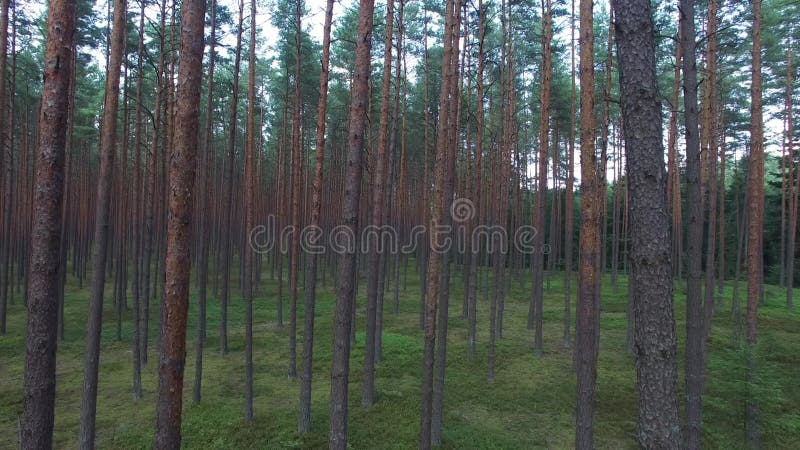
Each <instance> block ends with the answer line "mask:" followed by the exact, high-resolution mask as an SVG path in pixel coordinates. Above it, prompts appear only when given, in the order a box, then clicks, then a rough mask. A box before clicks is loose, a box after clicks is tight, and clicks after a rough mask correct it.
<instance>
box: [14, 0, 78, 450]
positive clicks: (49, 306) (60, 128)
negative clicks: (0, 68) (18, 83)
mask: <svg viewBox="0 0 800 450" xmlns="http://www.w3.org/2000/svg"><path fill="white" fill-rule="evenodd" d="M74 28H75V2H74V1H69V0H52V1H51V2H50V4H49V14H48V17H47V40H46V42H45V57H44V84H43V87H42V103H41V108H40V112H39V147H38V151H37V153H36V159H37V161H36V173H35V179H34V185H35V190H34V191H33V205H32V209H31V211H32V217H31V219H32V220H31V222H30V224H31V248H30V260H29V264H30V266H29V278H28V286H27V288H28V295H29V297H28V323H27V327H28V333H27V336H26V338H25V377H24V380H23V411H22V418H21V421H20V425H21V426H20V448H22V449H42V448H51V447H52V445H53V420H54V405H55V387H56V345H57V344H56V333H57V328H56V322H57V304H56V301H55V299H56V294H57V292H58V283H59V279H58V273H59V272H58V264H59V259H60V258H59V250H60V249H59V244H60V238H61V207H62V202H63V188H64V184H63V183H64V147H65V144H66V125H67V115H68V114H67V109H68V108H67V102H68V98H69V95H68V91H69V83H70V79H71V74H72V69H73V68H72V65H71V63H70V62H71V61H72V51H73V48H74V45H73V42H74V33H73V30H74Z"/></svg>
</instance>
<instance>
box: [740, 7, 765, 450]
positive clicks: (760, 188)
mask: <svg viewBox="0 0 800 450" xmlns="http://www.w3.org/2000/svg"><path fill="white" fill-rule="evenodd" d="M751 4H752V8H753V27H752V36H753V50H752V60H753V63H752V82H751V84H750V156H749V163H748V172H747V173H748V179H747V193H748V195H749V199H748V203H747V214H748V224H747V241H748V244H747V350H746V352H747V381H746V382H747V385H748V390H747V392H748V393H747V398H746V400H745V401H746V404H745V436H746V438H747V443H748V445H750V446H751V447H752V448H758V447H759V446H760V436H759V435H760V432H759V427H758V402H757V401H756V400H755V398H753V393H752V389H751V385H752V384H754V383H755V378H756V374H755V372H756V367H755V365H756V364H755V352H756V343H757V342H758V328H757V326H758V317H757V314H758V304H759V297H760V294H761V287H762V281H763V269H762V265H763V256H762V251H763V244H764V243H763V235H762V233H763V229H764V122H763V112H762V104H761V103H762V99H761V95H762V86H761V20H762V19H761V0H753V1H752V2H751Z"/></svg>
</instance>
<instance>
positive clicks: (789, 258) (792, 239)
mask: <svg viewBox="0 0 800 450" xmlns="http://www.w3.org/2000/svg"><path fill="white" fill-rule="evenodd" d="M786 61H787V64H786V67H787V70H786V135H787V139H786V144H787V147H788V148H787V153H788V155H789V164H788V166H789V186H788V187H787V191H788V193H789V205H791V206H790V208H789V210H790V211H789V230H788V239H787V240H786V241H787V245H786V249H787V250H786V309H787V310H789V311H791V310H792V307H793V305H792V301H793V299H792V294H793V292H792V291H793V290H794V289H793V288H794V255H795V243H796V236H797V209H798V203H799V200H800V173H797V174H796V175H794V176H795V177H796V178H795V181H796V182H797V186H796V187H795V188H794V189H793V188H792V186H791V184H792V172H793V171H796V170H795V169H794V161H795V155H794V153H795V151H794V139H793V137H794V118H793V108H794V106H793V98H792V88H793V85H792V83H793V80H794V73H793V70H794V69H793V68H792V67H793V66H792V47H791V45H790V46H789V49H788V50H787V51H786ZM792 192H794V194H793V193H792Z"/></svg>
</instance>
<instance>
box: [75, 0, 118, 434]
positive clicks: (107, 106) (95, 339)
mask: <svg viewBox="0 0 800 450" xmlns="http://www.w3.org/2000/svg"><path fill="white" fill-rule="evenodd" d="M126 11H127V8H126V0H116V1H115V2H114V24H113V31H112V35H111V53H110V56H109V63H108V71H107V73H106V94H105V102H104V107H103V122H102V131H101V135H100V169H99V175H98V182H97V206H96V217H95V229H94V243H93V245H94V252H93V254H92V284H91V291H90V293H89V317H88V321H87V324H86V359H85V364H84V376H83V397H82V401H81V430H80V447H81V448H82V449H92V448H94V436H95V416H96V413H97V378H98V369H99V363H100V333H101V331H102V328H103V290H104V288H105V280H106V273H105V271H106V257H107V254H108V252H107V249H108V235H109V216H110V209H111V177H112V173H113V171H114V153H115V148H114V146H115V143H116V138H117V108H118V105H119V81H120V69H121V66H122V57H123V52H124V51H125V48H124V47H125V17H126ZM123 139H124V136H123ZM120 264H124V263H123V262H122V261H120Z"/></svg>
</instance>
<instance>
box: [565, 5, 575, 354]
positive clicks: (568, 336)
mask: <svg viewBox="0 0 800 450" xmlns="http://www.w3.org/2000/svg"><path fill="white" fill-rule="evenodd" d="M575 3H576V1H575V0H571V1H570V16H569V28H570V44H569V52H570V64H569V65H570V83H571V89H570V99H569V110H570V114H569V133H568V136H569V144H568V145H567V182H566V200H565V204H564V209H565V211H564V337H563V339H562V342H563V347H564V348H569V347H570V346H571V341H572V333H571V332H570V327H571V326H572V318H571V317H570V312H571V309H572V306H571V305H570V303H571V302H572V265H573V264H572V254H573V251H572V242H573V240H574V238H575V233H574V216H575V196H574V193H573V188H574V183H575Z"/></svg>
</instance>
